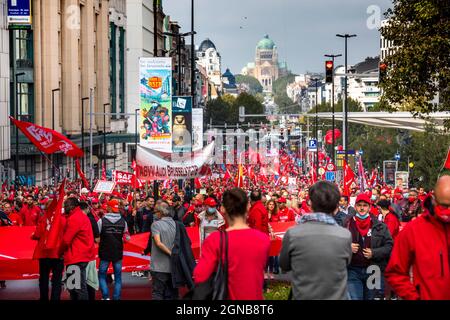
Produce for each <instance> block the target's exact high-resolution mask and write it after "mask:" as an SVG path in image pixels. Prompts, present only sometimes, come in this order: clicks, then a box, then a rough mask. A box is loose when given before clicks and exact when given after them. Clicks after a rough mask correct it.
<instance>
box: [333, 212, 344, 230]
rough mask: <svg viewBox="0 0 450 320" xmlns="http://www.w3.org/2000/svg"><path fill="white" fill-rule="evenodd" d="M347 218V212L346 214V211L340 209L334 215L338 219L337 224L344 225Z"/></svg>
mask: <svg viewBox="0 0 450 320" xmlns="http://www.w3.org/2000/svg"><path fill="white" fill-rule="evenodd" d="M346 218H347V214H345V212H343V211H338V213H336V215H335V216H334V220H336V222H337V224H338V225H340V226H341V227H343V226H344V221H345V219H346Z"/></svg>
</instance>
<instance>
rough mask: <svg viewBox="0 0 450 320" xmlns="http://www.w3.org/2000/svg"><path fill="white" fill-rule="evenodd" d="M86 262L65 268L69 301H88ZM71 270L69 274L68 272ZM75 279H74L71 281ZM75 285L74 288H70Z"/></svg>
mask: <svg viewBox="0 0 450 320" xmlns="http://www.w3.org/2000/svg"><path fill="white" fill-rule="evenodd" d="M87 265H88V263H87V262H80V263H76V264H72V265H68V266H67V270H66V274H67V283H66V285H67V288H68V290H69V293H70V299H72V300H88V299H89V294H88V288H87V287H88V286H87V282H86V267H87ZM69 270H72V271H71V272H68V271H69ZM72 277H75V279H72ZM74 284H75V287H74V288H72V285H74Z"/></svg>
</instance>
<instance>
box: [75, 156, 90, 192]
mask: <svg viewBox="0 0 450 320" xmlns="http://www.w3.org/2000/svg"><path fill="white" fill-rule="evenodd" d="M75 167H76V169H77V172H78V174H79V175H80V177H81V180H83V185H84V186H85V187H86V188H88V189H89V183H88V182H87V180H86V177H85V175H84V173H83V171H81V166H80V161H78V159H76V160H75Z"/></svg>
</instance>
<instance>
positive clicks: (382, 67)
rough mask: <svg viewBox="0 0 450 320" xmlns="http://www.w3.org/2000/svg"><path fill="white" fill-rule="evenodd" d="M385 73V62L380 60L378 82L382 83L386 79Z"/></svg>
mask: <svg viewBox="0 0 450 320" xmlns="http://www.w3.org/2000/svg"><path fill="white" fill-rule="evenodd" d="M386 73H387V64H386V63H385V62H380V66H379V68H378V74H379V75H378V77H379V78H378V82H379V83H382V82H384V80H385V79H386Z"/></svg>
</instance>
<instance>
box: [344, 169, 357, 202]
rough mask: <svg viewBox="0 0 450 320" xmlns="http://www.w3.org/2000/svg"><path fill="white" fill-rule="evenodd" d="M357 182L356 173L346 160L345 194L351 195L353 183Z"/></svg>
mask: <svg viewBox="0 0 450 320" xmlns="http://www.w3.org/2000/svg"><path fill="white" fill-rule="evenodd" d="M354 182H355V173H354V172H353V170H352V168H350V166H349V165H348V164H347V162H346V161H345V160H344V194H343V195H344V196H350V188H351V185H352V184H353V183H354Z"/></svg>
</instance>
